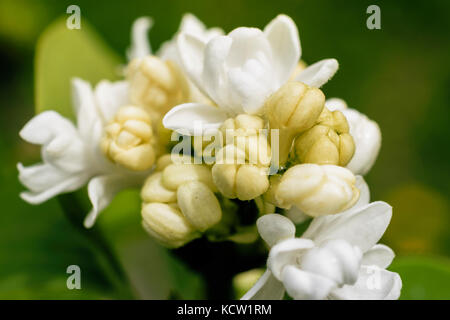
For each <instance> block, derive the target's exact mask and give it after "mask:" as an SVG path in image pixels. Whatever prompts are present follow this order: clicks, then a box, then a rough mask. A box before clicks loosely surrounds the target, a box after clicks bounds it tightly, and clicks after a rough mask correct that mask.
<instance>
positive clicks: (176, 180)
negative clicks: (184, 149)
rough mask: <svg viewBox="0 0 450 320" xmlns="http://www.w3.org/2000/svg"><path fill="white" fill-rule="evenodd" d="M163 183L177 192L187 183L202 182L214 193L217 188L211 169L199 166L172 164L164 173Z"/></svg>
mask: <svg viewBox="0 0 450 320" xmlns="http://www.w3.org/2000/svg"><path fill="white" fill-rule="evenodd" d="M162 181H163V183H164V185H165V186H166V187H167V188H168V189H170V190H177V189H178V187H179V186H181V185H182V184H183V183H185V182H189V181H201V182H203V183H204V184H205V185H207V186H208V188H210V189H211V190H213V191H216V187H215V185H214V183H213V180H212V176H211V169H210V168H208V167H207V166H206V165H199V164H184V163H181V164H176V163H173V164H170V165H168V166H167V167H165V168H164V170H163V172H162Z"/></svg>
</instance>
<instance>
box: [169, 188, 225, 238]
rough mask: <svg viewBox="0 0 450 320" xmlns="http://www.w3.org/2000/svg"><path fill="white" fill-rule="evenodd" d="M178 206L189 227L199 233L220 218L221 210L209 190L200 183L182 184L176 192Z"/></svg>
mask: <svg viewBox="0 0 450 320" xmlns="http://www.w3.org/2000/svg"><path fill="white" fill-rule="evenodd" d="M177 201H178V206H179V207H180V209H181V211H182V212H183V214H184V216H185V217H186V218H187V219H188V220H189V222H190V223H191V225H193V226H194V227H195V228H196V229H198V230H200V231H201V232H204V231H206V230H207V229H209V228H211V227H212V226H214V225H215V224H216V223H218V222H219V221H220V219H221V218H222V210H221V209H220V204H219V201H218V200H217V198H216V196H215V195H214V193H213V192H212V191H211V189H210V188H209V187H208V186H207V185H205V184H204V183H202V182H200V181H189V182H186V183H183V184H182V185H181V186H180V187H179V188H178V190H177Z"/></svg>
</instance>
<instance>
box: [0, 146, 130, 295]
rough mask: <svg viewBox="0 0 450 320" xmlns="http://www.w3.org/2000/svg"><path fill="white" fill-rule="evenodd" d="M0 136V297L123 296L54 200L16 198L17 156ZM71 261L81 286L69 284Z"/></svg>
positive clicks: (17, 190) (18, 184) (17, 185)
mask: <svg viewBox="0 0 450 320" xmlns="http://www.w3.org/2000/svg"><path fill="white" fill-rule="evenodd" d="M1 140H2V139H0V168H5V170H0V179H1V181H2V184H3V185H5V186H8V187H7V188H3V189H2V192H0V203H2V213H1V214H0V261H1V263H0V299H94V298H95V299H111V298H121V297H122V296H119V295H117V294H116V292H115V288H114V287H113V286H112V285H111V284H110V283H109V279H108V278H107V277H106V276H105V274H104V273H103V272H102V267H101V264H100V261H99V260H98V257H97V256H96V254H95V251H94V250H93V248H92V246H91V245H90V244H89V243H88V242H87V241H86V239H85V238H84V237H82V236H81V234H79V233H78V232H77V231H76V230H75V228H73V226H71V225H70V223H69V222H68V221H67V220H66V219H65V217H64V215H63V214H62V212H61V209H60V207H59V205H58V202H57V201H56V200H50V201H48V202H46V203H44V204H42V205H39V206H32V205H29V204H27V203H25V202H24V201H23V200H22V199H20V198H19V193H20V191H22V190H23V187H21V186H20V183H19V181H18V180H17V171H16V170H14V165H15V160H14V158H13V156H12V153H11V152H10V151H9V150H10V146H9V145H6V144H5V143H3V141H1ZM24 154H25V153H22V158H24V157H25V156H24ZM69 265H78V266H79V267H80V268H81V290H69V289H68V288H67V285H66V281H67V277H68V276H69V274H67V273H66V270H67V267H68V266H69Z"/></svg>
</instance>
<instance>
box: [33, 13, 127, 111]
mask: <svg viewBox="0 0 450 320" xmlns="http://www.w3.org/2000/svg"><path fill="white" fill-rule="evenodd" d="M120 63H121V59H120V58H119V56H118V55H116V54H115V53H114V52H113V51H112V50H111V49H109V47H108V46H107V45H106V44H105V43H104V42H103V41H102V39H101V38H100V37H99V36H98V35H97V34H96V32H95V31H93V30H92V29H91V27H90V26H89V24H88V23H87V22H86V20H85V19H83V23H82V25H81V29H72V30H70V29H68V28H67V27H66V20H65V18H61V19H58V20H56V21H55V22H54V23H53V24H51V25H50V26H49V27H48V28H47V29H46V30H45V31H44V32H43V34H42V35H41V37H40V38H39V40H38V43H37V48H36V58H35V93H36V95H35V99H36V100H35V102H36V112H37V113H39V112H42V111H44V110H56V111H58V112H59V113H61V114H62V115H63V116H65V117H68V118H73V111H72V104H71V90H70V80H71V79H72V78H73V77H80V78H83V79H85V80H87V81H90V82H91V83H92V84H93V85H95V84H96V83H97V82H98V81H100V80H102V79H109V80H116V79H117V78H118V77H119V66H120Z"/></svg>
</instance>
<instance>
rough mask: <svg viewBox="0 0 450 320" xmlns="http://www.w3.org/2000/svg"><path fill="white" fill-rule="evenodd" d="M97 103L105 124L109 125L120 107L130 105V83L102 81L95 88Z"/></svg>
mask: <svg viewBox="0 0 450 320" xmlns="http://www.w3.org/2000/svg"><path fill="white" fill-rule="evenodd" d="M95 102H96V105H97V108H98V112H99V113H100V115H101V117H102V120H103V123H104V124H106V123H108V122H109V121H111V120H112V119H113V117H114V115H115V114H116V113H117V110H118V109H119V108H120V107H123V106H124V105H127V104H128V103H129V98H128V81H114V82H111V81H107V80H102V81H100V82H99V83H98V84H97V86H96V87H95Z"/></svg>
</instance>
